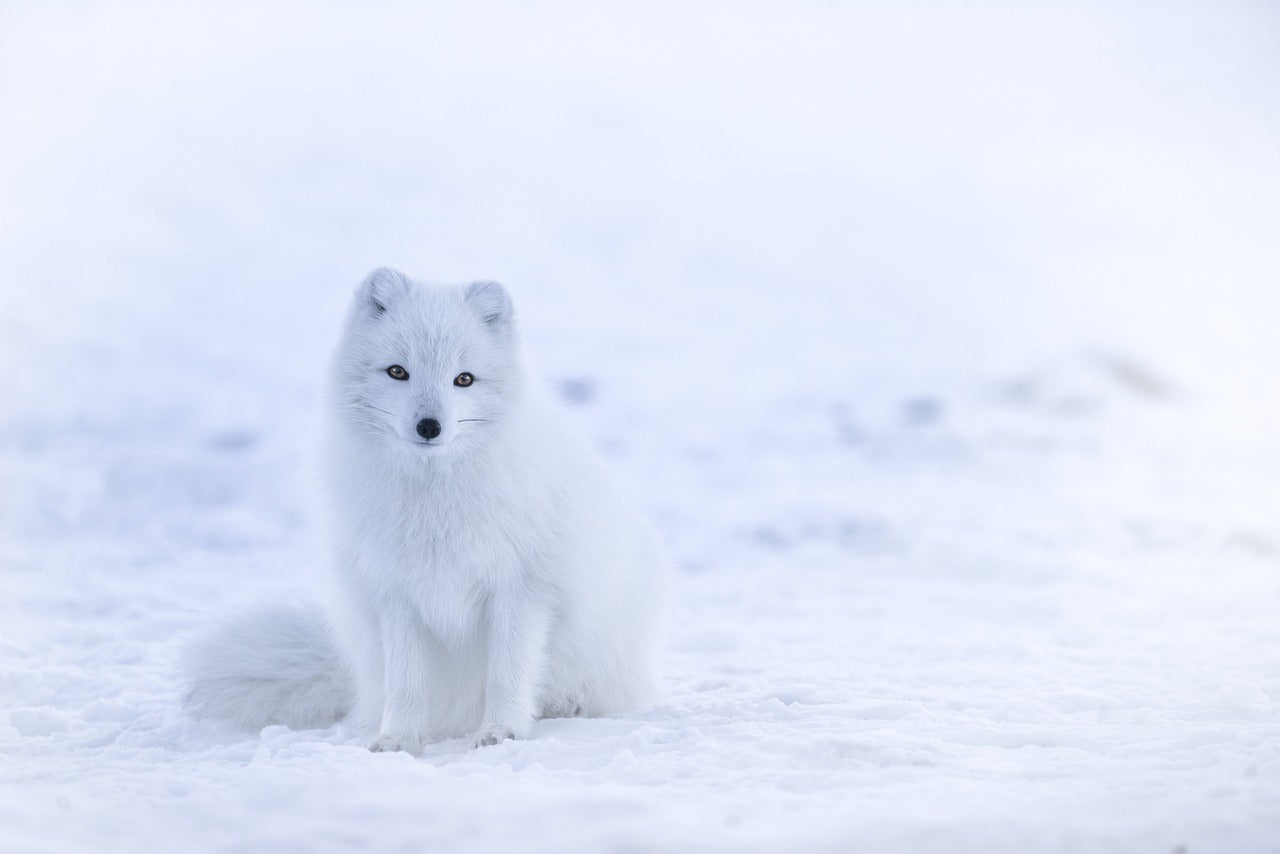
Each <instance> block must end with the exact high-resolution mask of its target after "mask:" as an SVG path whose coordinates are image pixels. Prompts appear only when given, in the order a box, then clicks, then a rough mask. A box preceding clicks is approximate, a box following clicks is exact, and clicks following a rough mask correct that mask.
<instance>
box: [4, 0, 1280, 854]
mask: <svg viewBox="0 0 1280 854" xmlns="http://www.w3.org/2000/svg"><path fill="white" fill-rule="evenodd" d="M1278 25H1280V20H1278V19H1277V16H1276V12H1275V10H1274V8H1272V7H1270V6H1269V5H1267V4H1244V3H1239V4H1237V3H1224V4H1212V5H1209V4H1205V5H1192V4H1188V5H1173V6H1169V5H1167V4H1160V5H1155V4H1152V5H1143V4H1126V5H1124V6H1110V5H1091V4H1076V5H1072V6H1070V7H1061V8H1055V7H1049V6H1044V7H1041V6H1035V7H1017V6H1014V7H1010V6H1008V5H1006V4H991V5H989V6H982V5H974V4H963V5H961V4H954V5H953V4H928V5H895V4H816V3H815V4H803V5H801V4H771V3H758V4H756V3H753V4H729V5H717V4H706V5H702V4H699V5H693V6H686V5H679V4H672V5H662V4H659V5H652V4H644V6H643V8H641V7H640V6H636V7H634V8H633V9H630V10H626V9H608V10H606V9H604V8H600V7H597V6H594V5H585V4H584V5H581V6H578V5H574V4H563V5H562V4H554V5H550V4H537V5H519V6H510V7H508V6H498V5H489V4H467V5H466V6H465V7H459V8H457V9H452V10H450V9H426V8H420V7H418V6H416V5H414V4H404V5H400V4H394V3H392V4H385V5H379V6H377V7H376V8H373V9H366V10H361V11H360V12H358V13H357V12H356V11H354V9H352V8H350V7H344V6H339V5H337V4H311V3H308V4H275V3H273V4H259V5H253V6H237V7H235V8H233V9H228V8H226V7H223V6H220V5H217V4H209V5H183V6H181V8H178V7H176V6H172V5H161V4H155V5H152V4H139V5H133V6H119V5H117V6H109V5H105V4H103V5H98V4H72V5H53V4H20V3H19V4H6V5H5V6H4V7H3V9H2V10H0V115H3V116H4V119H3V123H4V132H3V133H2V134H0V187H3V192H2V193H0V364H3V366H4V368H3V370H2V371H0V482H3V483H4V485H5V488H4V489H3V490H2V491H0V625H2V626H3V628H0V757H2V759H0V849H3V850H6V851H23V852H26V851H51V852H53V851H82V850H103V851H106V850H119V851H125V850H130V851H132V850H158V851H159V850H207V851H241V850H298V851H303V850H305V851H353V850H377V851H417V850H444V851H489V850H503V849H508V848H518V849H522V850H531V851H551V850H557V851H560V850H576V851H647V850H688V851H720V850H747V851H749V850H760V851H774V850H833V851H835V850H841V851H843V850H862V851H888V852H929V851H970V850H971V851H1025V850H1038V851H1062V852H1068V851H1165V852H1172V851H1178V850H1181V851H1187V852H1196V851H1215V852H1232V851H1239V852H1263V851H1280V658H1278V657H1277V649H1278V648H1280V647H1278V642H1280V624H1278V622H1277V619H1276V614H1278V613H1280V515H1278V514H1277V509H1278V508H1280V500H1278V499H1280V494H1278V493H1280V486H1278V484H1280V438H1278V437H1280V430H1278V429H1277V424H1278V423H1280V403H1278V402H1277V400H1278V398H1277V394H1276V373H1277V369H1278V368H1280V337H1277V336H1276V335H1275V332H1274V326H1275V319H1276V317H1277V316H1280V287H1278V286H1277V284H1278V283H1280V252H1278V251H1277V244H1276V235H1277V234H1280V162H1278V161H1277V159H1276V157H1275V152H1276V151H1277V150H1280V101H1277V100H1276V98H1275V95H1274V93H1275V91H1276V90H1277V86H1278V85H1280V55H1278V54H1277V53H1276V52H1275V50H1274V44H1275V33H1276V30H1277V26H1278ZM383 264H391V265H396V266H399V267H402V268H403V269H405V270H407V271H409V272H411V273H413V274H415V275H420V276H425V277H435V278H445V279H464V278H496V279H499V280H501V281H503V282H505V283H506V284H507V285H508V286H509V287H510V288H511V290H512V291H513V293H514V294H515V296H516V299H517V306H518V310H519V312H520V316H521V319H522V323H523V332H524V337H525V341H526V344H527V349H528V351H529V355H530V359H531V361H532V362H533V364H534V365H535V367H536V368H537V369H538V370H539V373H540V375H541V377H542V378H543V380H544V381H545V382H546V383H548V384H549V386H551V387H552V388H554V389H556V390H558V391H559V393H560V394H561V397H562V398H563V400H564V401H565V405H566V408H567V410H568V411H569V413H570V414H571V416H572V417H573V419H574V420H575V422H576V423H577V425H578V426H579V427H580V428H581V430H582V431H583V432H584V433H585V434H586V435H587V436H588V437H590V438H591V440H592V441H593V442H594V443H595V444H596V445H597V446H598V447H599V448H600V450H601V452H602V454H603V455H604V456H605V458H606V460H607V461H608V463H609V465H610V467H611V468H612V469H613V470H614V471H615V473H616V474H617V477H618V480H619V481H620V482H621V483H623V484H624V485H625V486H626V488H627V489H628V490H629V491H630V492H632V494H634V495H635V496H636V497H637V499H638V500H639V501H640V502H641V503H642V504H643V506H644V507H645V508H646V509H647V510H648V511H649V512H650V514H651V515H652V517H653V518H654V519H655V521H656V522H657V524H658V526H659V528H660V529H661V531H662V533H663V534H664V536H665V537H666V539H667V541H668V542H669V543H670V545H671V548H672V550H673V552H674V554H675V555H676V557H677V560H678V561H679V563H680V565H681V567H682V571H681V573H680V577H679V579H678V583H677V585H676V591H675V592H676V596H675V602H674V605H673V614H672V625H671V629H670V638H669V652H668V654H667V656H666V667H665V678H664V689H665V699H664V700H663V701H662V702H661V703H660V704H658V705H656V706H653V707H650V708H645V709H640V710H637V711H635V712H634V713H632V714H628V715H623V716H618V717H614V718H609V719H599V720H557V721H545V722H541V723H539V724H538V725H537V727H536V730H535V734H534V737H533V738H531V739H529V740H527V741H522V742H518V743H506V744H503V745H500V746H496V747H491V748H485V749H482V750H477V751H470V750H466V749H465V745H464V744H462V743H461V742H457V743H444V744H440V745H436V746H434V747H433V748H432V749H430V750H429V751H428V754H427V755H426V756H424V757H423V758H421V759H417V760H415V759H412V758H410V757H408V756H406V755H382V754H378V755H375V754H371V753H369V752H368V751H366V750H365V749H364V748H363V746H362V745H361V743H360V741H359V739H357V738H356V737H355V736H354V734H353V733H351V732H349V731H347V730H345V729H344V728H342V727H341V726H339V727H336V728H334V729H332V730H325V731H307V732H290V731H288V730H286V729H283V728H280V727H272V728H268V729H266V730H264V731H263V732H261V733H237V732H234V731H231V730H228V729H224V728H221V727H219V726H217V725H214V724H210V723H208V722H205V721H199V720H194V719H192V718H190V717H188V716H186V715H185V714H184V713H183V711H182V708H181V705H180V694H181V685H180V682H179V677H178V673H177V667H176V662H177V659H178V656H179V655H180V652H181V650H182V648H183V645H184V643H185V642H186V641H187V640H188V639H189V638H190V637H192V636H193V635H194V634H195V633H196V632H197V631H199V629H200V628H201V627H202V626H204V625H206V624H207V623H208V621H209V620H211V619H215V618H216V617H217V615H219V614H224V613H227V612H228V611H229V610H232V609H234V608H236V607H237V606H239V605H242V604H246V603H252V602H255V601H260V600H262V599H277V600H286V599H294V598H302V597H306V596H308V595H309V594H308V590H309V588H311V587H312V586H313V585H314V579H315V578H316V576H317V573H318V572H319V566H320V565H321V563H322V561H323V556H322V555H319V554H318V553H317V551H318V550H317V547H316V546H315V544H314V539H315V538H314V531H313V529H312V522H311V516H310V506H309V502H310V499H309V495H310V492H311V490H310V481H309V475H308V471H309V462H308V454H309V448H310V447H311V431H312V429H313V424H314V406H315V402H316V392H317V383H318V379H319V376H320V375H321V373H322V371H323V366H324V364H325V362H326V360H327V358H328V350H329V348H330V346H331V345H332V342H333V341H334V339H335V337H336V333H337V329H338V323H339V319H340V316H341V312H342V310H343V307H344V304H345V301H346V300H347V299H348V297H349V294H350V292H351V290H352V288H353V287H354V285H355V283H356V282H357V281H358V280H359V278H360V277H361V276H362V275H363V274H364V273H366V272H367V271H368V270H370V269H372V268H373V267H376V266H379V265H383Z"/></svg>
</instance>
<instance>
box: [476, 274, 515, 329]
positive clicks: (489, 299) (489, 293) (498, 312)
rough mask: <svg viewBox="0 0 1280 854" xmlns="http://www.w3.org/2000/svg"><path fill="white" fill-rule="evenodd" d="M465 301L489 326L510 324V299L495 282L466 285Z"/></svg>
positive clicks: (503, 289) (505, 291) (504, 290)
mask: <svg viewBox="0 0 1280 854" xmlns="http://www.w3.org/2000/svg"><path fill="white" fill-rule="evenodd" d="M466 300H467V305H469V306H471V308H472V309H473V310H474V311H476V312H477V313H478V314H479V315H480V316H481V317H482V318H484V322H485V323H486V324H488V325H489V326H505V325H506V324H508V323H510V322H511V297H510V296H509V295H508V294H507V289H506V288H504V287H503V286H502V285H500V284H498V283H497V282H472V283H471V284H469V285H467V295H466Z"/></svg>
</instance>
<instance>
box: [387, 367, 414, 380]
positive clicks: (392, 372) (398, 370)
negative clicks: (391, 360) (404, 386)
mask: <svg viewBox="0 0 1280 854" xmlns="http://www.w3.org/2000/svg"><path fill="white" fill-rule="evenodd" d="M387 376H389V377H391V379H393V380H407V379H409V372H408V371H406V370H405V369H404V368H402V367H400V366H399V365H392V366H391V367H389V368H387Z"/></svg>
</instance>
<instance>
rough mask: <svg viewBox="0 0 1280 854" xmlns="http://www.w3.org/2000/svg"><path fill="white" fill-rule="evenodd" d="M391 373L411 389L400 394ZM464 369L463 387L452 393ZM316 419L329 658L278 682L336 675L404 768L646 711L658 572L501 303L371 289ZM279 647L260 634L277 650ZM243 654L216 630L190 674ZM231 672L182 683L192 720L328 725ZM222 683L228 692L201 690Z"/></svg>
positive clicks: (388, 279)
mask: <svg viewBox="0 0 1280 854" xmlns="http://www.w3.org/2000/svg"><path fill="white" fill-rule="evenodd" d="M390 365H400V366H402V367H403V368H404V369H405V370H407V371H408V374H409V378H408V379H407V380H395V379H392V378H391V377H390V376H388V374H387V368H388V367H389V366H390ZM463 372H468V373H470V374H472V375H474V377H475V381H474V383H473V384H472V385H470V386H469V387H458V386H456V385H455V384H454V378H455V377H457V376H458V375H459V374H461V373H463ZM325 410H326V422H325V430H324V435H323V443H322V452H321V458H322V467H323V474H324V478H325V482H326V488H327V494H326V499H327V500H326V504H327V510H328V512H327V516H326V518H325V519H324V527H325V531H326V533H327V535H328V536H329V538H330V540H331V546H332V554H333V556H334V560H333V569H334V579H335V581H336V585H335V595H334V596H333V597H332V600H331V603H330V604H331V608H330V616H331V619H332V621H333V625H334V627H335V630H336V637H337V650H338V653H337V654H335V653H333V652H332V650H330V651H329V652H321V653H319V654H317V655H312V656H310V657H307V656H301V657H300V656H298V655H297V654H296V653H292V652H289V651H288V650H287V649H280V650H275V651H274V652H270V653H268V654H266V655H267V657H269V658H273V659H275V660H277V663H279V664H280V665H281V666H283V667H285V668H286V673H288V674H289V676H287V677H285V678H283V680H282V681H283V682H285V683H293V682H295V681H297V680H295V679H293V677H294V676H296V677H300V678H301V680H302V681H304V682H305V681H306V678H307V677H308V676H310V677H312V683H313V687H314V684H315V680H314V676H315V672H314V666H315V662H316V661H317V660H328V661H330V662H331V663H330V668H331V671H332V672H334V673H339V674H340V673H343V672H346V671H349V672H350V673H351V674H352V675H353V677H354V689H355V690H354V705H353V708H352V712H351V714H350V719H351V721H352V722H353V723H354V724H355V725H356V726H357V727H359V728H360V729H361V730H362V731H365V732H367V733H369V735H370V736H371V737H372V738H373V741H372V744H371V747H372V749H374V750H391V749H400V750H408V751H410V752H417V751H418V750H419V749H420V747H421V745H422V743H423V742H424V741H430V740H435V739H440V738H446V737H452V736H459V735H464V734H471V735H473V736H474V738H475V740H476V743H478V744H489V743H493V742H496V741H501V740H502V739H504V738H510V737H516V738H519V737H524V736H526V735H528V733H529V730H530V727H531V725H532V723H533V721H534V719H535V718H536V717H539V716H563V715H574V714H582V715H600V714H606V713H610V712H617V711H622V710H625V709H629V708H634V707H635V706H637V705H639V704H642V703H644V702H645V701H646V700H647V699H648V698H650V697H651V696H652V695H653V689H654V682H653V669H654V653H655V649H654V643H655V639H656V638H655V634H656V630H657V623H658V616H659V611H660V606H661V600H662V593H663V588H664V580H665V576H666V572H667V559H666V557H665V554H664V552H663V550H662V548H661V547H660V545H659V544H658V542H657V539H656V537H655V536H654V534H653V533H652V531H651V530H650V528H649V527H648V525H647V524H646V523H645V522H644V521H643V520H642V519H641V518H640V517H639V516H638V515H637V514H636V513H634V512H633V511H632V510H631V509H630V508H629V507H628V506H627V505H626V504H625V503H624V502H623V501H622V500H621V499H620V498H619V496H618V494H617V493H616V492H615V490H614V489H613V488H612V487H611V485H610V484H609V483H608V480H607V478H606V477H605V475H604V473H603V471H602V469H601V467H600V466H599V464H598V463H597V462H596V460H595V459H594V457H593V455H592V454H591V453H590V452H589V451H588V449H587V448H586V447H585V445H584V444H583V443H582V442H581V441H580V440H578V439H577V438H576V437H574V435H573V434H572V432H571V431H570V430H569V429H568V428H567V427H566V426H565V425H564V424H563V423H562V422H561V420H560V418H559V417H558V415H557V414H556V413H555V411H554V409H553V407H552V406H551V405H550V403H549V402H548V401H547V400H545V399H544V397H543V396H542V395H541V394H539V393H538V391H537V390H536V388H535V387H534V386H533V384H532V383H531V382H530V381H529V379H528V377H527V375H526V374H525V371H524V369H523V366H522V363H521V359H520V355H519V347H518V342H517V340H516V333H515V326H514V318H513V313H512V307H511V301H510V298H509V297H508V295H507V293H506V291H505V290H504V289H503V288H502V287H501V286H500V285H498V284H496V283H491V282H488V283H473V284H471V285H468V286H462V287H442V286H426V285H423V284H420V283H418V282H414V281H412V280H410V279H408V278H407V277H405V276H404V275H403V274H401V273H398V272H395V271H393V270H385V269H384V270H378V271H376V272H374V273H373V274H372V275H370V276H369V278H368V279H366V280H365V282H364V284H363V285H362V286H361V287H360V289H359V291H358V292H357V294H356V299H355V303H354V304H353V306H352V308H351V311H350V314H349V316H348V319H347V323H346V328H345V330H344V332H343V336H342V340H341V343H340V344H339V346H338V351H337V354H336V357H335V359H334V362H333V367H332V372H331V377H330V382H329V384H328V387H327V391H326V404H325ZM425 418H432V419H435V420H436V421H438V422H439V424H440V426H441V432H440V434H439V435H438V436H437V437H435V438H432V439H430V440H429V441H428V440H426V439H424V438H423V437H422V436H420V435H419V433H418V432H417V425H418V423H419V422H420V421H422V420H423V419H425ZM317 619H318V618H317ZM266 622H268V623H269V622H270V620H269V619H267V620H266ZM241 631H242V632H244V631H245V629H244V627H242V629H241ZM279 635H280V632H278V631H275V630H272V629H271V628H269V627H264V628H262V629H260V634H259V635H258V636H256V637H259V638H260V642H261V644H262V646H263V647H264V648H269V649H274V648H276V647H280V646H281V644H280V643H279V642H278V641H279ZM310 637H311V639H312V640H315V639H322V638H323V632H312V633H311V635H310ZM234 639H235V635H234V633H230V634H229V633H228V632H227V631H226V630H223V631H222V632H220V634H219V635H218V636H215V638H214V639H213V640H212V641H207V642H205V643H204V644H203V645H202V647H201V649H203V650H204V652H203V653H202V654H201V655H199V656H194V657H193V658H194V659H197V660H199V659H208V658H210V657H212V656H211V654H210V653H209V652H208V650H209V649H212V648H214V647H216V645H217V644H218V643H219V642H231V643H234ZM253 642H254V641H250V643H251V644H252V643H253ZM243 645H244V642H241V646H243ZM285 646H286V647H287V644H286V645H285ZM300 659H301V660H303V661H305V662H306V666H299V660H300ZM257 660H258V662H259V664H260V663H261V660H262V656H261V655H260V656H259V657H258V659H257ZM308 667H311V668H312V669H311V670H308V669H307V668H308ZM230 669H234V668H222V669H221V670H219V669H218V668H209V667H207V666H206V667H204V668H203V670H202V669H200V668H199V667H197V668H196V669H195V670H194V671H193V676H194V677H195V678H194V680H193V689H192V696H193V697H202V698H203V700H202V703H201V704H202V705H203V707H204V708H206V709H209V710H223V711H225V709H226V708H228V707H236V706H237V704H240V705H241V706H244V707H249V708H248V709H247V710H246V711H243V712H241V713H238V714H236V715H233V717H236V718H238V719H241V720H243V721H251V722H253V723H260V722H272V721H276V720H281V721H285V722H290V721H296V720H306V721H309V722H314V721H316V720H317V719H323V718H324V717H325V715H324V713H323V711H322V710H317V709H315V708H299V707H291V708H289V709H287V710H286V709H271V708H266V707H264V703H265V702H270V701H272V700H273V698H274V699H277V700H278V699H281V698H283V699H286V700H287V701H288V702H289V703H290V704H293V705H294V706H296V705H297V704H298V703H299V702H301V701H302V700H304V699H305V700H307V701H313V700H315V699H317V698H316V697H314V696H310V695H309V694H308V692H307V691H305V690H303V691H293V692H292V693H290V692H288V691H281V690H279V688H280V686H279V685H272V686H270V690H258V691H256V692H254V691H251V690H248V689H247V688H246V687H245V686H244V685H237V684H236V683H235V682H234V681H228V680H227V679H226V678H225V676H226V671H228V670H230ZM261 669H262V668H261V667H259V668H258V670H259V671H260V670H261ZM215 671H216V672H217V673H218V674H219V675H220V677H222V678H221V680H220V681H217V680H215V681H216V684H213V683H211V682H210V680H209V679H207V678H204V679H203V681H202V674H203V675H207V674H208V673H209V672H215ZM334 684H335V685H341V684H342V681H341V679H338V680H337V681H336V682H335V683H334ZM260 687H261V686H260ZM326 687H332V686H326ZM311 693H316V692H311ZM319 693H321V694H322V695H323V696H321V697H320V698H319V699H320V700H321V702H320V703H319V705H320V706H321V707H325V708H329V709H330V710H332V709H333V708H335V707H340V706H341V705H342V699H343V696H344V695H342V693H341V691H338V690H333V691H329V692H328V693H325V692H324V691H321V692H319ZM211 698H214V699H211ZM198 705H200V704H198ZM330 715H332V711H331V712H330ZM221 716H224V717H225V716H227V715H225V714H223V715H221Z"/></svg>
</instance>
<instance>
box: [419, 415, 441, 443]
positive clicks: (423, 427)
mask: <svg viewBox="0 0 1280 854" xmlns="http://www.w3.org/2000/svg"><path fill="white" fill-rule="evenodd" d="M418 435H419V436H421V437H422V438H424V439H434V438H435V437H436V436H439V435H440V422H439V421H437V420H435V419H434V418H424V419H422V420H421V421H419V422H418Z"/></svg>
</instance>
